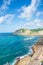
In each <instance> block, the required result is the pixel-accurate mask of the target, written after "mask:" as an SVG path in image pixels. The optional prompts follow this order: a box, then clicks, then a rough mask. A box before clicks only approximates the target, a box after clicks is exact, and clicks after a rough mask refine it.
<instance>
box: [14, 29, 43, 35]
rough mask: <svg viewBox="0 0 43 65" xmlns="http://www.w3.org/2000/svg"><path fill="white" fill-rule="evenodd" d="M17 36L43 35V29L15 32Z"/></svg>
mask: <svg viewBox="0 0 43 65" xmlns="http://www.w3.org/2000/svg"><path fill="white" fill-rule="evenodd" d="M14 34H15V35H43V28H41V29H40V28H38V29H32V30H28V29H19V30H16V31H15V32H14Z"/></svg>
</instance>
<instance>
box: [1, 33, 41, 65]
mask: <svg viewBox="0 0 43 65" xmlns="http://www.w3.org/2000/svg"><path fill="white" fill-rule="evenodd" d="M39 39H40V37H39V36H17V35H12V34H11V33H0V65H6V63H7V62H8V63H9V64H10V65H13V64H14V61H15V59H16V58H17V57H23V56H25V55H27V54H30V53H32V50H31V47H32V46H33V45H34V44H36V42H37V41H38V40H39Z"/></svg>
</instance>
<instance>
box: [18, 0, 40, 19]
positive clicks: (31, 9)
mask: <svg viewBox="0 0 43 65" xmlns="http://www.w3.org/2000/svg"><path fill="white" fill-rule="evenodd" d="M39 3H40V0H32V1H31V4H30V5H28V6H22V7H21V9H20V10H19V11H22V12H21V13H20V15H19V16H18V17H19V18H26V19H31V18H32V16H33V15H34V14H35V13H36V11H37V7H38V5H39Z"/></svg>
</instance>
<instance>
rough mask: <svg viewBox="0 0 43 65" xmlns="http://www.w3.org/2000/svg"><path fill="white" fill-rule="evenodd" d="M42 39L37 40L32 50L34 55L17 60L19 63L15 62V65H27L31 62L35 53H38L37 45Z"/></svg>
mask: <svg viewBox="0 0 43 65" xmlns="http://www.w3.org/2000/svg"><path fill="white" fill-rule="evenodd" d="M41 39H42V38H40V39H39V40H37V42H36V44H34V45H33V46H32V47H31V49H32V53H30V54H26V55H24V56H21V58H20V57H19V59H20V60H18V59H17V62H15V64H13V65H25V64H28V63H30V62H31V58H32V56H33V55H34V53H35V52H36V49H37V45H38V43H39V42H40V40H41Z"/></svg>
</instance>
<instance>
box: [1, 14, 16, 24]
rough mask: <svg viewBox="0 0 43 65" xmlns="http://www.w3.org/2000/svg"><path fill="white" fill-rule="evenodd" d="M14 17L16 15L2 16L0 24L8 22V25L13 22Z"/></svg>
mask: <svg viewBox="0 0 43 65" xmlns="http://www.w3.org/2000/svg"><path fill="white" fill-rule="evenodd" d="M14 16H15V15H12V14H7V15H5V16H1V17H0V24H1V23H4V22H6V23H9V22H11V21H12V19H13V17H14Z"/></svg>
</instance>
